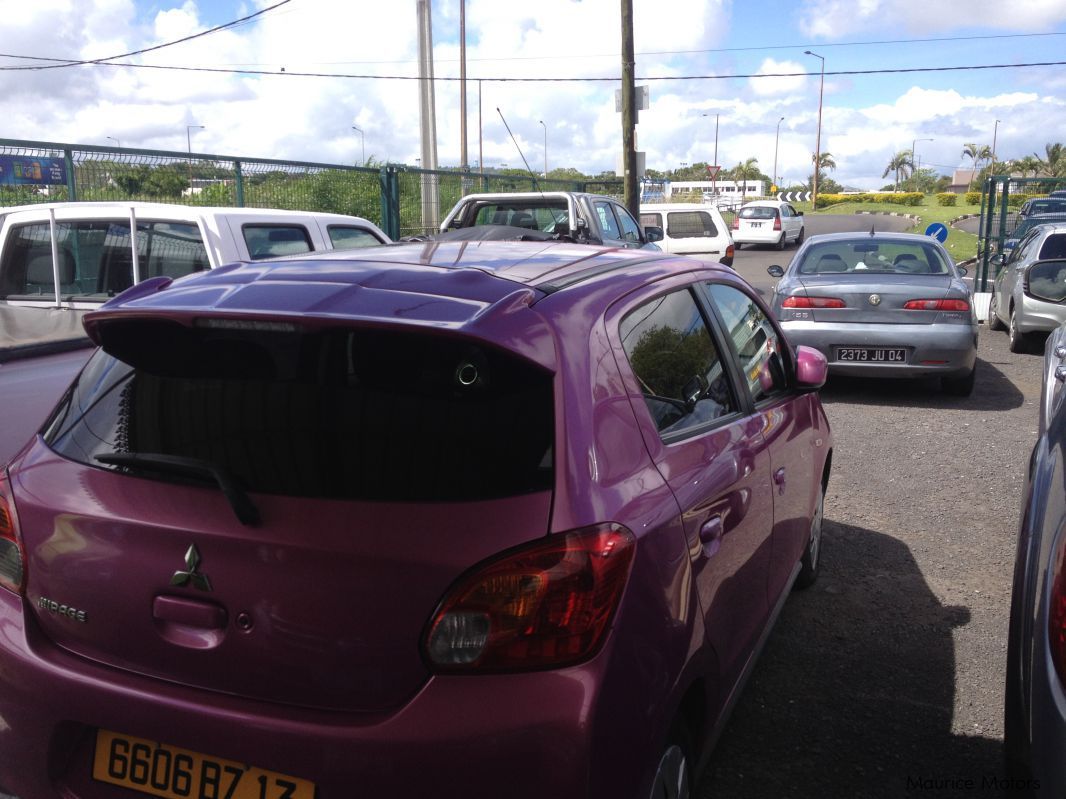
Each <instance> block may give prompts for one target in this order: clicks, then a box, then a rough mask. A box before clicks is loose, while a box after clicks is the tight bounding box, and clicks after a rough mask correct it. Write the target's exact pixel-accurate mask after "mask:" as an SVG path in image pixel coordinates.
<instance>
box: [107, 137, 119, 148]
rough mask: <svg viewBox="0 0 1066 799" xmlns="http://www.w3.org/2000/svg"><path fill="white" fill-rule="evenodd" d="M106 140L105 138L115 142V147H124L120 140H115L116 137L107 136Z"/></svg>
mask: <svg viewBox="0 0 1066 799" xmlns="http://www.w3.org/2000/svg"><path fill="white" fill-rule="evenodd" d="M104 138H105V139H111V141H113V142H114V143H115V146H116V147H121V146H122V142H120V141H119V140H118V139H116V138H115V137H114V136H105V137H104Z"/></svg>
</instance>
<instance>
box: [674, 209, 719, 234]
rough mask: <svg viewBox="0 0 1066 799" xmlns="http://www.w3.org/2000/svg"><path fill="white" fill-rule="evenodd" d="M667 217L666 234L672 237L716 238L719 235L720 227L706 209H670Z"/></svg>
mask: <svg viewBox="0 0 1066 799" xmlns="http://www.w3.org/2000/svg"><path fill="white" fill-rule="evenodd" d="M666 219H667V226H666V235H668V236H669V237H670V238H672V239H701V238H705V237H710V238H714V237H715V236H717V235H718V228H717V226H716V225H715V224H714V220H713V219H711V215H710V214H709V213H707V212H706V211H670V212H669V213H668V214H667V215H666Z"/></svg>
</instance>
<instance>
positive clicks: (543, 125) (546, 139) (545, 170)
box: [538, 119, 548, 178]
mask: <svg viewBox="0 0 1066 799" xmlns="http://www.w3.org/2000/svg"><path fill="white" fill-rule="evenodd" d="M538 121H539V122H540V125H541V127H542V128H544V177H545V178H547V177H548V126H547V125H545V124H544V120H543V119H541V120H538Z"/></svg>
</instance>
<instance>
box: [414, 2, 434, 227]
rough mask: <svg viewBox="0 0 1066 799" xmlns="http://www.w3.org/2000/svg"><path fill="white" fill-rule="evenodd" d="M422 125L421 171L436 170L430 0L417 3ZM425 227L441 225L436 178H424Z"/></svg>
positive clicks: (420, 119) (423, 225)
mask: <svg viewBox="0 0 1066 799" xmlns="http://www.w3.org/2000/svg"><path fill="white" fill-rule="evenodd" d="M416 10H417V13H418V77H419V78H420V80H419V81H418V83H419V115H418V116H419V122H420V127H421V134H422V168H423V169H427V170H435V169H436V168H437V117H436V99H435V94H434V91H433V23H432V21H431V18H430V5H429V0H417V9H416ZM421 183H422V227H423V229H425V230H434V229H435V228H436V227H437V226H438V224H439V219H438V216H439V213H438V207H437V176H436V175H435V174H423V175H422V181H421Z"/></svg>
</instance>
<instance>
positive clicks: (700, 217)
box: [640, 203, 733, 266]
mask: <svg viewBox="0 0 1066 799" xmlns="http://www.w3.org/2000/svg"><path fill="white" fill-rule="evenodd" d="M640 226H641V227H645V228H646V227H660V228H662V229H663V239H662V241H659V242H656V243H657V244H658V245H659V246H660V247H661V248H662V250H663V252H669V253H674V254H676V255H706V256H709V257H710V258H713V259H714V260H716V261H718V262H719V263H722V264H725V265H726V266H732V265H733V239H732V238H731V237H730V235H729V225H727V224H726V223H725V220H724V219H723V218H722V213H721V211H719V210H718V208H717V207H716V206H714V205H704V204H701V203H649V204H642V205H641V206H640Z"/></svg>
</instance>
